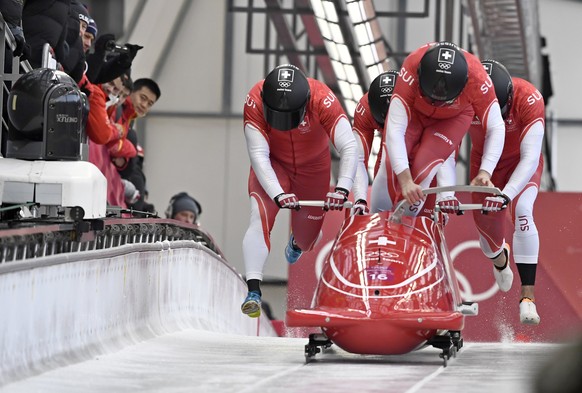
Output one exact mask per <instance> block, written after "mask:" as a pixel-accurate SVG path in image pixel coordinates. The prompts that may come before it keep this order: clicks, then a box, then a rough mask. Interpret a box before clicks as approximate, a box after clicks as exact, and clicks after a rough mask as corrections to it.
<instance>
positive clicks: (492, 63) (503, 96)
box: [481, 59, 513, 118]
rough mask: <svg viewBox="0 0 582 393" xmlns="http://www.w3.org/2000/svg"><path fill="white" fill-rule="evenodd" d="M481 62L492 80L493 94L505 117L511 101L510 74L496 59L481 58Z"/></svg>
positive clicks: (511, 83)
mask: <svg viewBox="0 0 582 393" xmlns="http://www.w3.org/2000/svg"><path fill="white" fill-rule="evenodd" d="M481 64H483V68H485V71H487V74H488V75H489V77H490V78H491V81H492V82H493V86H494V87H495V95H496V96H497V100H498V101H499V107H500V108H501V115H502V116H503V118H505V117H506V116H507V114H508V113H509V109H510V108H511V102H512V101H513V82H512V81H511V75H510V74H509V71H507V68H505V66H504V65H503V64H501V63H500V62H498V61H497V60H489V59H488V60H483V61H482V62H481Z"/></svg>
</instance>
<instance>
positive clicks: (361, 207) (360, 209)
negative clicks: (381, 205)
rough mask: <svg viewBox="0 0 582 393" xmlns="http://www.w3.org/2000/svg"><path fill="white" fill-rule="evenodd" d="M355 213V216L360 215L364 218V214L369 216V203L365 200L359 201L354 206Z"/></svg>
mask: <svg viewBox="0 0 582 393" xmlns="http://www.w3.org/2000/svg"><path fill="white" fill-rule="evenodd" d="M352 209H353V211H354V216H355V215H359V216H363V215H364V214H369V213H370V209H369V208H368V203H367V202H366V201H365V200H363V199H358V200H357V201H356V203H354V206H353V207H352Z"/></svg>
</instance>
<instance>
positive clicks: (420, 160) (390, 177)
mask: <svg viewBox="0 0 582 393" xmlns="http://www.w3.org/2000/svg"><path fill="white" fill-rule="evenodd" d="M431 45H433V44H427V45H424V46H422V47H421V48H419V49H417V50H416V51H414V52H412V53H411V54H410V55H409V56H408V57H407V58H406V59H405V60H404V63H403V65H402V68H401V70H400V73H399V78H398V79H397V81H396V86H395V90H394V94H393V96H392V99H391V101H390V107H389V109H388V120H387V122H386V125H385V126H386V130H385V132H384V140H385V142H384V146H385V148H386V150H387V155H386V154H385V155H384V159H383V165H385V167H386V168H385V170H386V174H387V189H388V192H389V194H390V197H391V199H392V200H393V201H398V200H399V199H401V195H400V186H399V184H398V179H397V175H399V174H400V173H402V172H403V171H405V170H406V169H410V172H411V175H412V179H413V181H414V182H415V183H416V184H418V185H420V186H421V188H426V187H428V186H429V185H430V183H431V181H432V180H433V178H434V177H435V175H436V173H437V171H438V170H439V168H440V167H441V165H442V164H443V163H444V162H445V161H446V160H448V159H453V158H454V153H455V150H456V149H457V148H458V146H460V144H461V141H462V139H463V137H464V136H465V134H466V133H467V130H468V129H469V126H470V125H471V121H472V119H473V117H474V115H477V116H478V117H479V118H480V119H485V120H484V122H483V130H482V131H481V132H482V133H484V138H485V146H484V154H483V159H482V162H481V168H480V169H482V170H485V171H486V172H488V173H489V174H491V173H493V169H494V168H495V165H496V164H497V161H498V160H499V157H500V155H501V151H502V149H503V136H504V131H505V129H504V124H503V119H502V117H501V110H500V108H499V103H498V101H497V98H496V96H495V91H494V89H493V83H492V82H491V79H490V78H489V76H488V75H487V72H486V71H485V70H484V68H483V65H481V62H480V61H479V59H478V58H477V57H475V56H474V55H472V54H470V53H468V52H466V51H463V54H464V55H465V58H466V60H467V65H468V80H467V83H466V85H465V87H464V89H463V91H462V92H461V94H460V95H459V96H458V97H457V98H456V99H455V100H454V102H453V103H452V104H450V105H446V106H441V107H436V106H433V105H431V103H430V102H427V100H426V99H425V98H424V97H423V96H422V94H421V92H420V87H419V82H418V72H417V70H418V66H419V63H420V60H421V59H422V56H423V55H424V53H425V52H426V51H427V50H428V49H430V48H431ZM386 156H387V157H388V158H389V159H386ZM381 165H382V164H381ZM377 179H378V181H379V180H380V178H379V177H378V178H377ZM375 181H376V180H375ZM422 204H423V202H422V201H421V202H420V203H418V206H415V210H414V211H409V213H408V214H410V215H417V214H418V213H419V212H421V209H422ZM372 209H373V210H374V206H372Z"/></svg>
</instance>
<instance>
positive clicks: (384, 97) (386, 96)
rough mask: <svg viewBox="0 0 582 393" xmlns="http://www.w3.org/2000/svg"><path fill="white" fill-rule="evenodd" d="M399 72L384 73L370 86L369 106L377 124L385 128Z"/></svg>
mask: <svg viewBox="0 0 582 393" xmlns="http://www.w3.org/2000/svg"><path fill="white" fill-rule="evenodd" d="M397 77H398V71H387V72H383V73H381V74H380V75H378V76H377V77H376V79H374V80H373V81H372V83H371V84H370V90H368V105H370V111H371V112H372V116H373V117H374V120H376V123H378V124H379V125H380V126H382V127H384V121H385V120H386V114H387V113H388V106H390V99H392V93H394V86H395V85H396V78H397Z"/></svg>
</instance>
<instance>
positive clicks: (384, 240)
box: [370, 236, 396, 246]
mask: <svg viewBox="0 0 582 393" xmlns="http://www.w3.org/2000/svg"><path fill="white" fill-rule="evenodd" d="M370 243H376V244H378V245H379V246H387V245H388V244H391V245H393V246H395V245H396V242H395V241H394V240H390V239H388V238H387V237H386V236H380V237H379V238H378V240H370Z"/></svg>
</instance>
